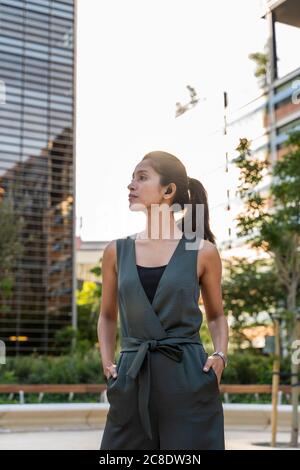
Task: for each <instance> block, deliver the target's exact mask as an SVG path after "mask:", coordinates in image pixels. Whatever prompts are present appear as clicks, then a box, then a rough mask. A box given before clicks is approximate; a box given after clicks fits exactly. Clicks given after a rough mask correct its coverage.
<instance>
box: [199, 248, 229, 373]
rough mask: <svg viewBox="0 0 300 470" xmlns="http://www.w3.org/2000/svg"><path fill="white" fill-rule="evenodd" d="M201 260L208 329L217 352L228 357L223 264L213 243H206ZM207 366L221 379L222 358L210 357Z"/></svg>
mask: <svg viewBox="0 0 300 470" xmlns="http://www.w3.org/2000/svg"><path fill="white" fill-rule="evenodd" d="M200 258H201V263H202V265H203V266H202V267H203V274H202V276H201V295H202V299H203V303H204V308H205V314H206V320H207V325H208V329H209V331H210V334H211V337H212V341H213V344H214V349H215V351H222V352H223V353H224V354H225V355H227V349H228V335H229V332H228V322H227V319H226V317H225V315H224V309H223V300H222V287H221V280H222V262H221V258H220V255H219V252H218V249H217V247H216V246H215V245H214V244H213V243H208V242H206V244H205V248H204V249H203V253H201V256H200ZM205 366H206V367H208V368H209V367H211V366H213V368H214V370H215V372H216V373H217V375H218V378H219V379H220V378H221V374H222V370H223V368H224V364H223V360H222V358H221V357H220V356H210V357H209V358H208V359H207V363H206V365H205Z"/></svg>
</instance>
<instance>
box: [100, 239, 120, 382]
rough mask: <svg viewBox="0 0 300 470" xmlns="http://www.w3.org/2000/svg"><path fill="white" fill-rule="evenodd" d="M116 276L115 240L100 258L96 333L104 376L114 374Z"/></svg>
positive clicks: (116, 302)
mask: <svg viewBox="0 0 300 470" xmlns="http://www.w3.org/2000/svg"><path fill="white" fill-rule="evenodd" d="M117 291H118V278H117V269H116V240H113V241H111V242H110V243H109V244H108V245H107V246H106V247H105V249H104V252H103V258H102V298H101V306H100V314H99V319H98V325H97V333H98V340H99V347H100V355H101V358H102V367H103V372H104V374H105V376H106V377H107V378H108V377H109V376H110V375H113V376H115V375H116V371H115V369H114V367H113V366H112V365H113V364H114V357H115V346H116V333H117V319H118V301H117Z"/></svg>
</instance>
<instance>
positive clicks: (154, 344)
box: [149, 339, 158, 351]
mask: <svg viewBox="0 0 300 470" xmlns="http://www.w3.org/2000/svg"><path fill="white" fill-rule="evenodd" d="M157 345H158V341H157V339H151V340H150V343H149V349H150V351H155V349H157Z"/></svg>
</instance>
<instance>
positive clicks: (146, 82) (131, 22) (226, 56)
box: [76, 0, 267, 241]
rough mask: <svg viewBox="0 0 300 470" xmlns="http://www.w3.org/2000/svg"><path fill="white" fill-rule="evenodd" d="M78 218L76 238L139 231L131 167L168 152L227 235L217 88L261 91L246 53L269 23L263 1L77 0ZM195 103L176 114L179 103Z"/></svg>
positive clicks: (259, 42) (237, 95)
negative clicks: (202, 191)
mask: <svg viewBox="0 0 300 470" xmlns="http://www.w3.org/2000/svg"><path fill="white" fill-rule="evenodd" d="M77 2H78V13H77V18H78V19H77V22H78V23H77V25H78V30H77V73H76V82H77V90H76V93H77V113H76V137H77V143H76V147H77V148H76V152H77V157H76V216H77V223H76V225H77V235H79V236H80V237H81V238H82V240H99V241H109V240H112V239H115V238H119V237H123V236H126V235H129V234H131V233H134V232H136V231H142V230H143V229H144V227H145V216H144V214H142V213H140V212H132V211H130V209H129V201H128V193H129V191H128V188H127V185H128V184H129V183H130V179H131V174H132V172H133V171H134V168H135V166H136V165H137V164H138V163H139V161H140V160H141V159H142V158H143V156H144V155H145V153H147V152H149V151H152V150H164V151H167V152H170V153H173V154H174V155H176V156H177V157H178V158H180V159H181V160H182V162H183V163H184V165H185V167H186V170H187V174H188V175H189V176H191V177H194V178H197V179H199V180H200V181H201V182H202V183H203V184H204V186H205V188H206V190H207V193H208V200H209V205H210V219H211V228H212V230H213V232H214V233H215V234H216V236H217V240H219V241H221V240H222V238H224V236H226V230H225V229H226V224H227V220H226V217H228V214H226V213H225V210H224V208H223V207H222V204H223V203H224V201H225V199H226V188H227V186H228V178H229V175H228V174H226V173H225V171H224V168H225V148H226V142H225V141H224V137H223V135H222V130H223V127H222V126H223V122H224V109H223V101H222V97H223V91H224V90H226V91H227V93H228V100H229V105H230V107H231V108H232V109H235V108H239V107H240V106H242V105H244V104H245V103H247V102H248V101H249V100H250V99H252V98H254V97H256V96H257V95H258V94H259V89H258V85H257V79H256V78H255V77H254V69H255V65H254V63H253V62H252V61H251V60H250V59H249V58H248V54H249V53H250V52H256V51H261V52H263V48H264V45H265V42H266V39H267V24H266V21H265V20H264V19H261V6H262V3H263V2H262V1H261V0H243V1H240V0H222V1H221V0H219V1H217V0H216V1H212V2H208V1H204V0H163V1H161V0H151V1H146V0H126V1H124V0H77ZM187 85H191V86H193V87H194V88H195V89H196V91H197V93H198V96H199V98H200V101H199V103H198V104H197V106H195V107H194V108H193V109H191V110H189V111H188V112H186V113H185V114H183V115H181V116H179V117H177V118H175V103H176V102H181V103H182V104H184V103H186V102H188V101H189V99H190V97H189V93H188V90H187V88H186V86H187Z"/></svg>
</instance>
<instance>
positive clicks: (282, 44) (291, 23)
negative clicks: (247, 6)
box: [222, 0, 300, 257]
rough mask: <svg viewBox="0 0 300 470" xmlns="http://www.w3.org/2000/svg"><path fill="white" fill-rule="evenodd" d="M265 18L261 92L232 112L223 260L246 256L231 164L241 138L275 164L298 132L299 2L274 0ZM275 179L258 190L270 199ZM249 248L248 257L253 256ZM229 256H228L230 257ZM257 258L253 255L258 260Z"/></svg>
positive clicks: (266, 4)
mask: <svg viewBox="0 0 300 470" xmlns="http://www.w3.org/2000/svg"><path fill="white" fill-rule="evenodd" d="M262 18H264V19H265V21H266V28H267V31H268V40H267V58H268V66H267V68H266V75H265V77H261V79H260V93H258V95H257V97H256V98H255V99H253V100H252V101H251V102H248V103H245V104H244V105H242V106H241V107H240V109H239V110H236V111H234V112H233V111H232V112H231V111H230V109H229V112H228V117H227V118H228V147H229V154H230V157H231V162H230V164H229V174H230V177H229V178H228V181H229V182H230V188H229V189H228V192H229V193H230V197H229V198H228V202H227V204H228V206H229V213H228V225H227V230H228V232H227V237H226V238H225V239H224V241H223V243H222V248H223V254H224V256H231V255H232V254H233V253H235V254H237V255H238V253H239V252H241V253H243V254H245V253H246V252H247V251H246V249H245V245H244V240H243V239H242V238H241V239H238V238H237V237H236V236H235V233H236V225H235V221H234V219H235V217H236V216H237V214H238V213H239V212H241V211H242V210H243V205H242V202H241V201H240V200H239V199H238V197H236V188H237V184H238V170H237V169H236V168H234V164H233V163H232V160H233V159H234V158H235V157H236V156H237V152H236V151H235V149H236V147H237V145H238V144H239V138H247V139H248V140H250V141H251V150H252V152H253V155H255V156H256V157H258V158H262V159H264V158H267V159H268V160H269V161H270V163H271V164H274V163H275V162H276V161H277V160H278V159H280V158H283V157H284V154H285V153H286V152H287V151H288V149H286V147H285V142H286V140H287V138H288V131H290V130H292V129H295V130H299V129H300V57H299V55H298V54H296V53H295V50H298V49H299V47H300V8H299V1H297V0H271V1H267V2H266V3H265V7H264V11H263V14H262ZM270 183H271V180H270V178H268V177H265V178H264V180H263V181H262V183H261V185H260V187H259V188H257V189H259V190H260V191H261V194H262V195H264V196H266V195H267V194H268V191H269V187H270ZM251 251H252V253H253V250H249V251H248V253H249V256H251ZM226 253H227V255H226ZM255 256H256V255H255V254H254V257H255Z"/></svg>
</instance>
